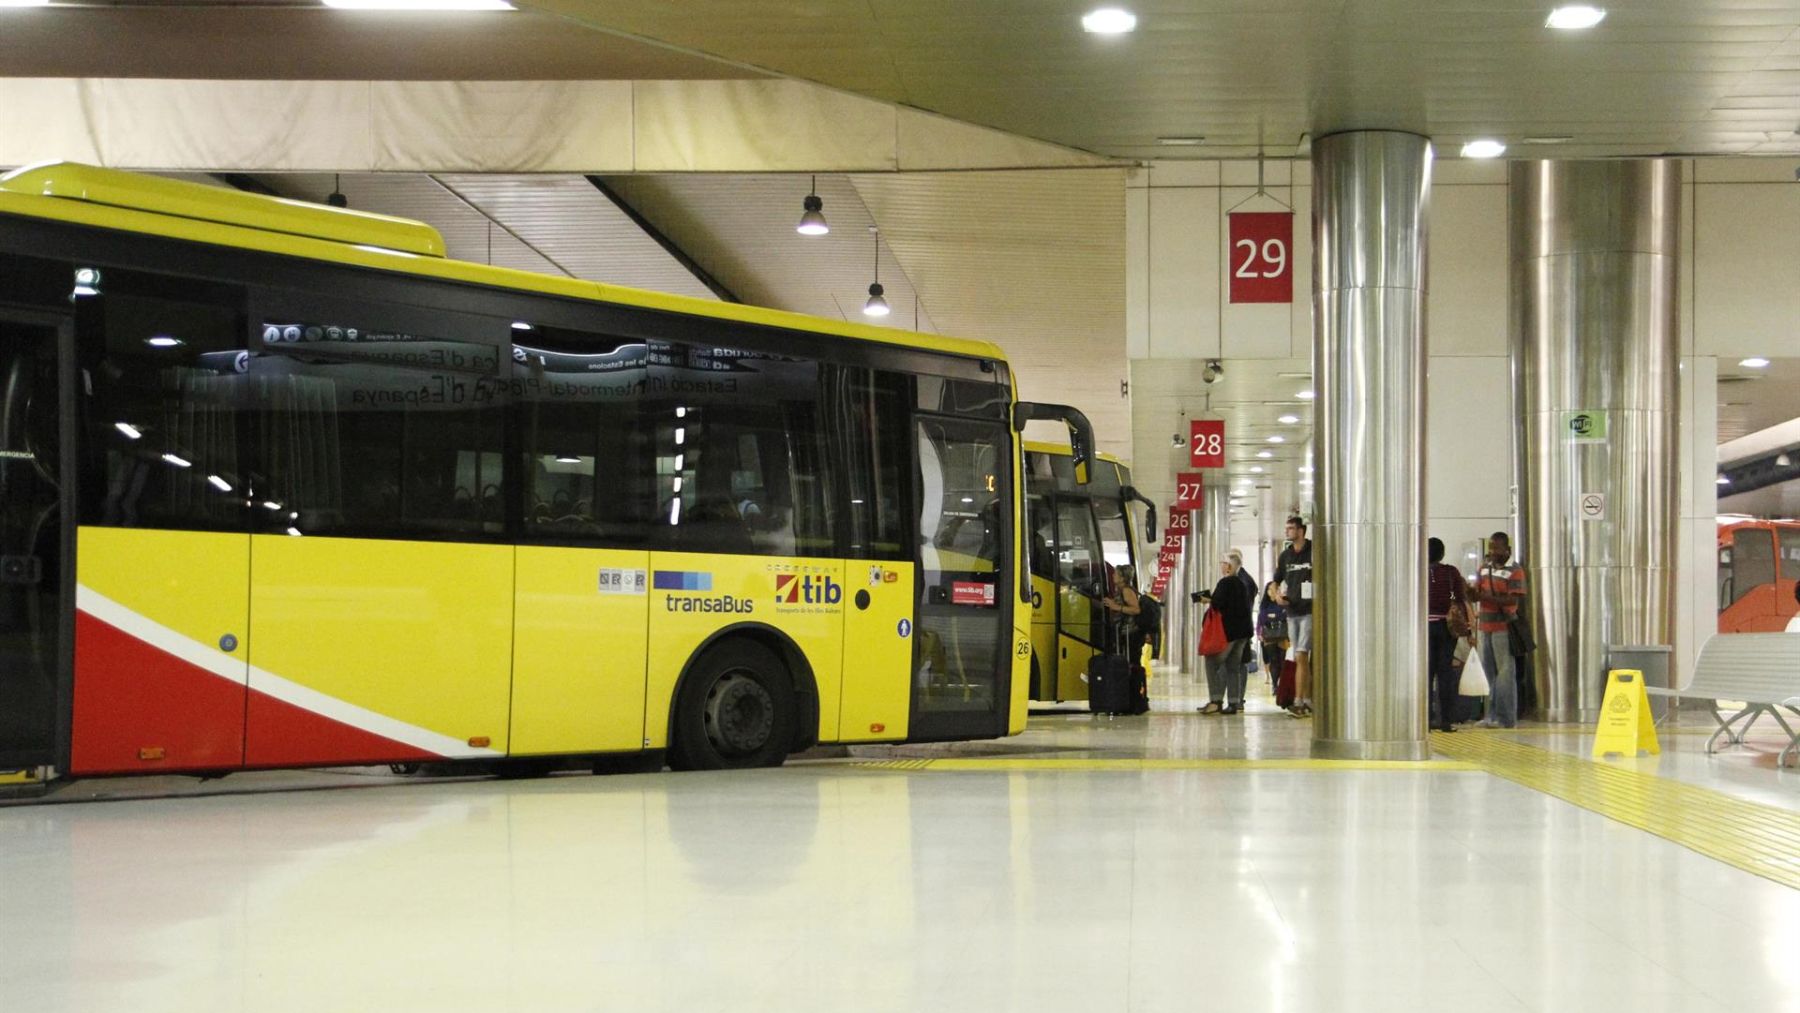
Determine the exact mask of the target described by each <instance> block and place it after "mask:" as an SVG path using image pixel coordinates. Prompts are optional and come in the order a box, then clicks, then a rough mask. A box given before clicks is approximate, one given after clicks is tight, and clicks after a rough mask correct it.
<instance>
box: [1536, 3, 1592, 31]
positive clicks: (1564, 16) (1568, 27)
mask: <svg viewBox="0 0 1800 1013" xmlns="http://www.w3.org/2000/svg"><path fill="white" fill-rule="evenodd" d="M1605 20H1606V9H1605V8H1604V7H1589V6H1588V5H1587V4H1570V5H1568V6H1567V7H1558V8H1556V9H1555V10H1553V11H1551V12H1550V17H1549V18H1547V19H1545V21H1544V27H1545V28H1561V29H1562V30H1564V31H1571V32H1572V31H1577V30H1579V29H1582V28H1592V27H1594V26H1595V25H1597V24H1599V23H1600V22H1602V21H1605Z"/></svg>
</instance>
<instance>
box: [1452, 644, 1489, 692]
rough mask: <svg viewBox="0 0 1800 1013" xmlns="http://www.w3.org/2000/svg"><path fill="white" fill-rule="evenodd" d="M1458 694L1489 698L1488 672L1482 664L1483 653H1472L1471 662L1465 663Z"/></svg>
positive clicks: (1470, 654) (1457, 689)
mask: <svg viewBox="0 0 1800 1013" xmlns="http://www.w3.org/2000/svg"><path fill="white" fill-rule="evenodd" d="M1456 692H1457V693H1459V694H1461V695H1462V696H1487V695H1488V677H1487V670H1486V669H1485V668H1483V667H1482V664H1481V652H1480V651H1470V652H1469V660H1467V661H1465V662H1463V670H1462V681H1461V682H1460V683H1458V684H1457V687H1456Z"/></svg>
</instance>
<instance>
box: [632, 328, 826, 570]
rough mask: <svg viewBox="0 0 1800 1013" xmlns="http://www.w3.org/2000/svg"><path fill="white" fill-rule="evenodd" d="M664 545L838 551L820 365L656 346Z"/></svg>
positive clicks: (648, 413) (650, 405)
mask: <svg viewBox="0 0 1800 1013" xmlns="http://www.w3.org/2000/svg"><path fill="white" fill-rule="evenodd" d="M649 380H650V383H649V386H648V388H647V389H648V390H649V391H650V392H651V394H652V395H655V396H654V397H652V396H649V395H647V396H646V398H645V400H644V401H643V403H642V405H641V409H642V411H643V413H644V414H643V415H642V416H641V418H642V420H643V422H644V423H645V428H646V429H648V430H650V431H653V432H654V433H655V437H654V438H655V454H656V481H657V496H658V497H659V503H661V504H662V505H661V506H659V507H658V509H657V517H656V521H655V523H653V525H652V530H654V531H657V532H660V534H659V535H658V536H657V542H658V544H662V545H667V546H668V547H670V548H674V549H678V550H681V551H686V552H724V553H737V554H754V555H764V556H828V555H832V554H834V553H835V552H836V543H835V541H834V540H833V539H834V536H833V531H832V513H831V511H830V510H828V509H827V507H826V504H827V503H828V502H829V498H830V489H831V484H832V483H831V478H830V475H829V473H828V471H827V468H826V463H825V462H826V455H825V427H824V425H823V424H822V423H821V421H820V418H819V413H820V368H819V365H818V363H816V362H812V361H809V360H805V359H798V358H791V357H787V356H778V355H769V354H763V353H758V352H746V351H742V350H739V349H732V348H715V347H702V346H697V345H679V344H672V343H665V342H651V345H650V377H649Z"/></svg>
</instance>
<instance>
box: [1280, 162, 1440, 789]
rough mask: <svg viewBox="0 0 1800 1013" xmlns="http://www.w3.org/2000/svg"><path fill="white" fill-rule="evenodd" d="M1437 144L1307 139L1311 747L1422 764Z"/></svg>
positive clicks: (1328, 753)
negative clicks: (1428, 247)
mask: <svg viewBox="0 0 1800 1013" xmlns="http://www.w3.org/2000/svg"><path fill="white" fill-rule="evenodd" d="M1430 188H1431V142H1430V140H1429V139H1427V138H1424V137H1420V136H1419V135H1417V134H1409V133H1402V132H1399V131H1390V130H1365V131H1354V132H1350V133H1342V134H1333V135H1331V136H1328V137H1324V138H1321V139H1320V140H1319V141H1317V142H1316V143H1314V145H1313V251H1314V252H1313V257H1314V260H1313V292H1314V299H1313V321H1314V323H1313V331H1314V335H1315V343H1314V351H1313V356H1314V380H1315V383H1316V385H1317V390H1318V402H1317V405H1318V407H1317V409H1316V418H1317V426H1318V446H1317V461H1316V465H1315V467H1316V468H1317V469H1318V472H1317V479H1318V482H1317V500H1318V504H1319V514H1318V518H1317V521H1316V523H1315V525H1314V527H1313V530H1312V531H1311V532H1310V534H1311V536H1312V538H1313V540H1314V542H1315V545H1314V547H1313V554H1312V555H1313V573H1314V575H1315V578H1314V584H1315V588H1316V593H1315V597H1314V606H1313V653H1312V660H1313V702H1314V708H1315V715H1316V716H1315V718H1314V726H1313V755H1314V756H1319V757H1328V758H1339V759H1378V760H1415V759H1424V758H1425V757H1427V756H1428V755H1430V748H1429V746H1428V745H1427V743H1426V738H1425V735H1426V724H1427V721H1428V715H1427V710H1426V699H1425V683H1426V675H1425V672H1426V657H1425V654H1426V640H1425V585H1424V576H1425V558H1424V527H1423V525H1424V516H1425V490H1424V470H1425V467H1424V461H1425V455H1424V423H1425V219H1426V205H1427V202H1428V198H1429V194H1430Z"/></svg>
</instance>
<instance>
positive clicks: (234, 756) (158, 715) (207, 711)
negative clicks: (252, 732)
mask: <svg viewBox="0 0 1800 1013" xmlns="http://www.w3.org/2000/svg"><path fill="white" fill-rule="evenodd" d="M159 749H160V750H161V751H162V753H161V758H160V759H155V760H146V759H143V758H141V755H140V754H141V753H142V754H145V755H154V751H155V750H159ZM70 753H71V755H70V759H69V767H70V772H71V773H74V774H116V773H127V772H129V773H142V772H145V771H152V770H223V769H229V768H236V767H240V766H242V765H243V762H244V687H243V686H242V685H241V684H239V683H234V682H232V681H231V680H230V679H223V678H220V677H219V676H217V675H214V674H213V673H211V672H208V671H206V670H205V669H203V668H200V667H198V666H195V665H192V664H189V663H188V662H186V661H183V660H181V659H180V658H177V657H175V656H174V655H172V654H168V653H166V652H164V651H160V650H158V649H157V648H155V647H152V646H151V645H149V644H147V643H144V642H143V641H142V640H139V639H137V638H136V637H134V636H132V635H130V634H129V633H126V632H125V631H123V630H121V629H119V628H118V627H116V626H113V625H112V624H110V623H107V622H104V621H102V620H100V619H96V618H94V617H93V616H91V615H88V614H87V613H86V612H80V611H77V612H76V613H75V722H74V729H73V734H72V738H71V740H70Z"/></svg>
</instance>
